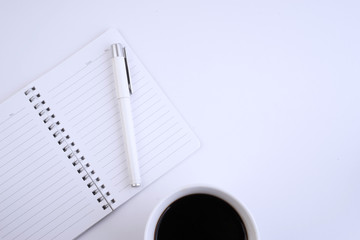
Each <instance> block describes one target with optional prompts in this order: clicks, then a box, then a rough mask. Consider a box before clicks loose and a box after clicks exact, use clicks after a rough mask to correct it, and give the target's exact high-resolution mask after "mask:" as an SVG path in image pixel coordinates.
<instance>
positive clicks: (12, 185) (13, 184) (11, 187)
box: [2, 155, 59, 193]
mask: <svg viewBox="0 0 360 240" xmlns="http://www.w3.org/2000/svg"><path fill="white" fill-rule="evenodd" d="M30 156H31V155H30ZM32 163H33V162H32ZM46 163H47V162H46ZM58 164H59V163H56V164H54V165H53V166H52V167H50V168H49V169H47V170H44V171H43V172H40V174H39V175H37V176H35V177H34V178H33V179H31V180H29V179H28V177H29V176H31V175H32V174H33V173H34V171H32V172H30V173H29V174H27V178H20V179H19V180H18V181H17V182H16V183H12V184H11V185H10V186H9V187H8V188H7V189H5V190H4V191H3V192H7V190H9V189H14V187H15V186H16V185H17V184H19V183H21V182H22V181H25V180H26V181H28V182H31V181H33V180H35V179H37V178H39V177H41V176H42V175H44V174H45V173H46V171H48V170H50V169H52V168H54V167H55V166H57V165H58ZM43 166H46V165H45V164H43V165H41V166H40V167H39V169H40V168H42V167H43ZM20 172H21V171H20ZM27 185H28V184H26V185H25V186H23V188H24V187H26V186H27ZM19 190H21V188H20V189H16V191H19ZM3 192H2V193H3Z"/></svg>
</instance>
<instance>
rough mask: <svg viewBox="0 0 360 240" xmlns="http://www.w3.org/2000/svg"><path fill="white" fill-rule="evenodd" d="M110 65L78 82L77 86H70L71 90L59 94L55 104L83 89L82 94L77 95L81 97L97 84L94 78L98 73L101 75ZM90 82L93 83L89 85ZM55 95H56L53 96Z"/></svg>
mask: <svg viewBox="0 0 360 240" xmlns="http://www.w3.org/2000/svg"><path fill="white" fill-rule="evenodd" d="M109 68H110V67H106V68H105V69H103V70H102V71H101V72H99V73H97V74H96V75H95V76H93V77H92V78H90V79H87V80H86V81H85V82H79V81H78V84H79V86H77V87H72V88H71V91H69V92H68V93H67V94H66V95H61V98H60V99H59V100H58V102H56V104H60V103H62V102H64V100H66V99H68V98H69V97H70V96H72V95H74V94H75V93H77V92H81V91H83V93H82V94H80V95H79V97H81V96H82V95H84V94H86V93H87V92H88V91H89V90H90V89H91V88H93V87H96V85H98V83H97V82H96V81H95V80H96V78H98V77H99V76H100V75H102V74H103V73H105V72H106V71H107V70H109ZM111 75H112V73H110V74H107V75H106V77H105V78H104V79H106V78H108V77H109V76H111ZM91 83H95V84H94V85H91ZM55 97H56V96H55Z"/></svg>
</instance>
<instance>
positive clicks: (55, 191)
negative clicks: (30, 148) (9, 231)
mask: <svg viewBox="0 0 360 240" xmlns="http://www.w3.org/2000/svg"><path fill="white" fill-rule="evenodd" d="M71 181H73V179H71V180H70V181H68V182H66V183H65V184H63V185H62V186H60V187H59V188H57V189H55V190H53V191H52V192H50V193H49V194H48V196H46V197H44V198H42V199H40V201H44V200H46V199H48V198H49V197H51V196H53V195H54V194H55V193H57V192H60V190H61V189H62V188H64V187H66V186H67V185H69V183H70V182H71ZM44 191H45V190H44ZM35 197H36V196H35ZM35 197H34V198H35ZM34 198H32V199H31V200H33V199H34ZM29 203H31V201H27V202H26V203H25V204H24V205H22V207H21V208H24V207H25V206H26V205H27V204H29ZM38 204H39V202H35V204H33V205H32V207H30V208H29V209H28V210H27V211H25V212H22V214H26V213H27V212H28V211H30V210H31V209H33V208H34V207H36V206H37V205H38ZM21 208H17V209H16V210H15V211H12V212H11V213H10V214H8V215H7V216H5V217H4V218H2V219H1V220H0V221H1V222H2V221H4V220H5V219H6V218H8V217H9V216H11V215H13V214H14V213H16V212H17V211H19V210H21ZM15 219H17V218H15Z"/></svg>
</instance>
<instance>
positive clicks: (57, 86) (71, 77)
mask: <svg viewBox="0 0 360 240" xmlns="http://www.w3.org/2000/svg"><path fill="white" fill-rule="evenodd" d="M105 54H106V53H103V54H101V55H100V56H99V57H97V58H96V60H95V61H94V62H93V63H95V62H97V61H98V60H100V59H101V57H102V56H104V55H105ZM109 60H110V58H108V59H106V60H105V61H103V62H102V63H106V62H107V61H109ZM102 63H100V64H99V66H100V65H101V64H102ZM90 66H92V65H85V66H84V67H82V68H81V69H79V70H78V71H76V72H75V73H74V74H73V75H71V76H70V77H68V78H66V79H65V80H64V81H61V82H60V83H59V84H58V85H56V86H55V87H54V88H52V89H50V90H49V93H51V92H53V91H54V90H56V89H58V88H59V87H60V86H61V85H64V84H65V83H67V82H68V81H69V80H71V79H73V78H74V77H75V76H76V75H77V74H79V73H80V72H82V71H83V70H85V69H87V68H88V67H90ZM90 73H91V71H90V72H88V73H87V74H90ZM83 77H85V76H83ZM62 91H63V89H62V90H60V92H62Z"/></svg>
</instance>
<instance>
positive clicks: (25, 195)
mask: <svg viewBox="0 0 360 240" xmlns="http://www.w3.org/2000/svg"><path fill="white" fill-rule="evenodd" d="M117 42H120V43H122V44H123V45H124V46H126V47H127V55H128V64H129V66H130V75H131V78H132V85H133V86H132V87H133V92H134V93H133V95H132V97H131V104H132V110H133V120H134V126H135V135H136V142H137V148H138V155H139V165H140V172H141V177H142V187H140V188H132V187H131V186H130V185H129V183H130V181H129V176H128V172H127V164H126V159H125V156H124V147H123V141H122V131H121V124H120V117H119V113H118V107H117V102H116V96H115V87H114V79H113V73H112V66H111V64H112V63H111V53H110V45H111V44H113V43H117ZM199 146H200V144H199V141H198V139H197V137H196V136H195V135H194V133H193V132H192V131H191V130H190V129H189V127H188V126H187V124H186V123H185V122H184V120H183V119H182V118H181V117H180V115H179V114H178V112H177V111H176V110H175V109H174V107H173V106H172V105H171V104H170V102H169V100H168V99H167V97H166V96H165V95H164V93H163V92H162V91H161V90H160V89H159V87H158V86H157V84H156V83H155V81H154V80H153V78H152V77H151V76H150V75H149V73H148V72H147V71H146V69H145V68H144V67H143V66H142V64H141V63H140V61H139V60H138V58H137V57H136V56H135V55H134V53H133V52H132V50H131V48H130V47H129V46H128V45H127V43H126V42H125V40H124V39H123V37H122V36H121V35H120V33H119V32H118V31H117V30H114V29H110V30H108V31H106V32H105V33H104V34H102V35H101V36H99V37H98V38H97V39H95V40H94V41H92V42H91V43H89V44H88V45H86V46H85V47H84V48H83V49H81V50H80V51H79V52H77V53H75V54H74V55H73V56H71V57H70V58H68V59H67V60H65V61H64V62H62V63H61V64H60V65H58V66H57V67H55V68H54V69H53V70H51V71H50V72H48V73H46V74H45V75H43V76H42V77H40V78H39V79H37V80H35V81H34V82H32V83H31V84H29V85H28V86H26V87H25V88H23V89H22V90H20V91H19V92H17V93H16V94H14V95H13V96H12V97H10V98H9V99H7V100H6V101H5V102H3V103H2V104H1V105H0V193H1V199H0V202H1V203H0V206H1V207H0V239H71V238H75V237H77V236H78V235H80V234H81V233H82V232H84V231H85V230H86V229H88V228H89V227H91V226H92V225H94V224H95V223H96V222H98V221H99V220H101V219H102V218H104V217H105V216H106V215H108V214H110V213H111V212H112V211H114V210H115V209H116V208H118V207H119V206H121V205H122V204H123V203H124V202H125V201H127V200H129V199H130V198H131V197H132V196H134V195H135V194H137V193H138V192H140V191H141V190H142V189H144V188H145V187H146V186H148V185H149V184H151V183H152V182H153V181H154V180H156V179H157V178H159V177H160V176H161V175H163V174H164V173H166V172H168V171H169V170H170V169H171V168H173V167H174V166H175V165H177V164H178V163H180V162H181V161H183V160H184V159H185V158H186V157H188V156H189V155H190V154H192V153H193V152H194V151H195V150H197V149H198V148H199Z"/></svg>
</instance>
